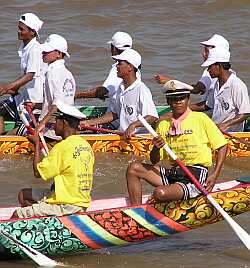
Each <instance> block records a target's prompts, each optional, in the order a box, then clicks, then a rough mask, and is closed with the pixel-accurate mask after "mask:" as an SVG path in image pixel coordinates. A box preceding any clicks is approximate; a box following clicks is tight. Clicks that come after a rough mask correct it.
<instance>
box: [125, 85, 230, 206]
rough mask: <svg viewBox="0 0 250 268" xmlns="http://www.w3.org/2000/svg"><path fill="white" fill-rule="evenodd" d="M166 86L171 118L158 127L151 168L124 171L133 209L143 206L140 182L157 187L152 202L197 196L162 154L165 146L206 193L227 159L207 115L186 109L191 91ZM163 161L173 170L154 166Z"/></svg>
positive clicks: (134, 166)
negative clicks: (209, 170)
mask: <svg viewBox="0 0 250 268" xmlns="http://www.w3.org/2000/svg"><path fill="white" fill-rule="evenodd" d="M166 86H168V88H167V90H166V98H167V102H168V104H169V105H170V107H171V109H172V112H173V114H172V118H168V119H166V120H162V121H160V122H159V124H158V127H157V133H159V136H157V137H156V138H154V139H153V144H154V146H153V149H152V151H151V152H150V159H151V162H152V164H153V165H150V164H144V163H136V162H134V163H132V164H130V165H129V166H128V169H127V185H128V192H129V198H130V202H131V204H132V205H136V204H141V202H142V184H141V180H145V181H147V182H148V183H150V184H151V185H152V186H154V187H156V188H155V190H154V193H153V197H152V200H151V201H153V200H154V201H156V202H169V201H174V200H181V199H183V200H187V199H189V198H192V197H196V196H197V195H199V194H200V191H199V190H198V189H197V188H196V187H195V185H194V184H193V183H192V182H191V181H190V180H189V178H188V176H187V175H186V174H185V173H184V171H182V170H181V169H180V168H179V166H177V165H176V164H175V162H172V160H171V158H170V157H169V156H168V154H167V153H166V152H165V151H164V150H163V148H162V147H163V145H164V144H165V143H167V144H168V145H169V146H170V148H171V149H172V150H173V152H174V153H175V154H176V155H177V157H178V159H179V160H181V161H182V162H183V163H184V164H185V165H186V166H187V167H188V168H189V170H190V171H191V172H192V173H193V174H194V176H195V177H196V178H197V180H198V181H199V182H200V184H201V185H203V186H206V189H207V190H208V191H211V190H212V189H213V186H214V184H215V182H216V179H217V178H218V176H219V174H220V171H221V168H222V164H223V162H224V160H225V157H226V152H227V141H226V140H225V138H224V136H223V134H222V133H221V132H220V130H219V129H218V127H217V126H216V125H215V124H214V122H213V121H212V120H211V119H210V118H209V117H208V116H207V115H206V114H204V113H200V112H193V111H191V110H190V109H189V108H188V104H189V97H190V91H189V90H188V89H186V88H185V87H182V83H180V84H179V83H178V82H176V83H169V84H167V85H166ZM212 150H217V151H218V152H217V155H216V161H215V162H216V163H215V167H214V169H213V171H212V172H211V174H210V175H209V176H208V167H210V166H211V165H212ZM163 159H167V160H169V161H170V164H171V165H172V167H171V168H166V167H164V166H163V165H156V164H157V163H158V162H159V161H160V160H163Z"/></svg>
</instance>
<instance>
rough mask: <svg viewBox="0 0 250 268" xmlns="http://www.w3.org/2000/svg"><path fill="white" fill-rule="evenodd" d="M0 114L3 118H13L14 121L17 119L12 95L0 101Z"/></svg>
mask: <svg viewBox="0 0 250 268" xmlns="http://www.w3.org/2000/svg"><path fill="white" fill-rule="evenodd" d="M0 116H3V117H4V119H5V120H13V121H15V122H16V121H17V120H18V119H19V115H18V111H17V106H16V101H15V99H14V98H13V97H9V98H7V99H3V100H1V101H0Z"/></svg>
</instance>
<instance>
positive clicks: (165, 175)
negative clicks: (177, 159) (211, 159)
mask: <svg viewBox="0 0 250 268" xmlns="http://www.w3.org/2000/svg"><path fill="white" fill-rule="evenodd" d="M187 168H188V169H189V170H190V172H191V173H192V174H193V175H194V176H195V177H196V178H197V180H198V181H199V183H200V184H201V185H202V186H205V183H206V179H207V176H208V169H207V168H206V167H203V166H201V165H194V166H187ZM160 175H161V179H162V184H163V185H169V184H174V183H178V184H179V185H180V186H181V187H182V190H183V193H184V195H183V200H187V199H189V198H193V197H196V196H198V195H199V194H200V193H201V192H200V191H199V190H198V189H197V188H196V186H195V185H194V184H193V183H192V181H191V179H190V178H189V177H188V176H187V175H186V173H185V172H184V171H183V170H182V169H181V168H180V167H179V166H176V167H172V168H170V169H167V168H165V167H162V166H161V167H160Z"/></svg>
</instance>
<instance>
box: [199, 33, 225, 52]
mask: <svg viewBox="0 0 250 268" xmlns="http://www.w3.org/2000/svg"><path fill="white" fill-rule="evenodd" d="M200 43H201V44H202V45H204V46H214V47H221V48H224V49H227V50H229V43H228V41H227V39H226V38H224V37H223V36H222V35H219V34H214V35H213V36H212V37H211V38H210V39H208V40H207V41H203V42H200Z"/></svg>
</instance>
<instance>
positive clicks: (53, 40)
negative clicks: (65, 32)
mask: <svg viewBox="0 0 250 268" xmlns="http://www.w3.org/2000/svg"><path fill="white" fill-rule="evenodd" d="M41 49H42V51H45V52H51V51H53V50H58V51H60V52H62V53H64V54H65V55H66V56H67V57H70V55H69V53H68V52H67V51H68V43H67V41H66V39H65V38H63V37H62V36H61V35H59V34H50V35H49V37H48V38H47V40H46V41H45V42H44V43H43V44H42V45H41Z"/></svg>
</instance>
